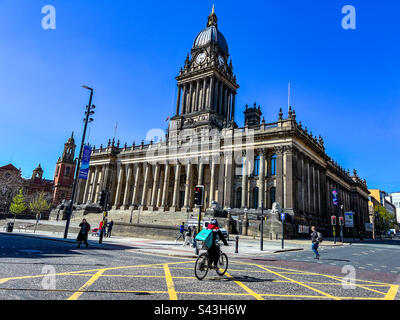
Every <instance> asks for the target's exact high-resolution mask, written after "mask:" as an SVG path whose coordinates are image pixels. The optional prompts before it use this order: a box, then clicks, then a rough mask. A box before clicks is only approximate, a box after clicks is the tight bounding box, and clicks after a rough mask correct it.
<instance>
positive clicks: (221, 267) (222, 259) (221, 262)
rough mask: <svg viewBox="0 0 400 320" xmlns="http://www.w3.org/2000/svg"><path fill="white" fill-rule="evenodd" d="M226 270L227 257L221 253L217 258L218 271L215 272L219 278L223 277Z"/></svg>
mask: <svg viewBox="0 0 400 320" xmlns="http://www.w3.org/2000/svg"><path fill="white" fill-rule="evenodd" d="M227 270H228V256H227V255H226V254H225V253H221V254H220V256H219V258H218V269H216V270H215V271H216V272H217V273H218V275H219V276H221V277H222V276H223V275H224V274H225V272H226V271H227Z"/></svg>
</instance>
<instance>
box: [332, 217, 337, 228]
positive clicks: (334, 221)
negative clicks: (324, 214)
mask: <svg viewBox="0 0 400 320" xmlns="http://www.w3.org/2000/svg"><path fill="white" fill-rule="evenodd" d="M331 223H332V225H333V226H336V216H332V217H331Z"/></svg>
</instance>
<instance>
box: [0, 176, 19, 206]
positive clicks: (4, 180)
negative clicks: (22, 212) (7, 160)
mask: <svg viewBox="0 0 400 320" xmlns="http://www.w3.org/2000/svg"><path fill="white" fill-rule="evenodd" d="M22 187H23V179H22V177H21V172H20V171H19V170H7V171H4V172H1V173H0V210H1V211H2V212H4V213H8V212H9V210H10V205H11V203H12V202H13V199H14V197H15V196H16V195H17V194H18V192H19V190H20V189H21V188H22Z"/></svg>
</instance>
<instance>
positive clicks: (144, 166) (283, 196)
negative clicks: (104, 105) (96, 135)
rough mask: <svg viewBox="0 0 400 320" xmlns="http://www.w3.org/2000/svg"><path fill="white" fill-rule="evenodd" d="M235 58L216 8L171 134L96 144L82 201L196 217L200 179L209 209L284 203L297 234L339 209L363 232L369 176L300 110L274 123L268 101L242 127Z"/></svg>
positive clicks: (255, 210)
mask: <svg viewBox="0 0 400 320" xmlns="http://www.w3.org/2000/svg"><path fill="white" fill-rule="evenodd" d="M229 57H230V54H229V50H228V44H227V41H226V39H225V37H224V36H223V35H222V33H221V32H220V31H219V29H218V23H217V16H216V14H215V12H214V10H213V12H212V13H211V15H210V16H209V17H208V22H207V27H206V28H205V29H204V30H202V31H201V32H200V33H199V34H198V35H197V37H196V38H195V41H194V44H193V47H192V49H191V52H190V54H188V56H187V58H186V61H185V63H184V66H183V67H182V68H181V70H180V71H179V75H178V76H177V77H176V80H177V86H178V95H177V101H176V112H175V115H174V116H173V117H172V118H171V120H170V122H169V127H168V130H167V133H166V135H165V136H159V137H155V139H154V140H153V141H150V143H147V144H145V143H144V141H142V143H141V144H139V145H136V144H133V145H130V146H128V145H127V144H125V145H124V146H120V143H119V141H118V142H117V143H116V142H115V141H114V140H113V141H111V140H109V141H108V144H107V146H106V147H103V146H100V148H98V149H96V148H95V147H94V148H93V149H94V150H93V154H92V158H91V163H90V169H89V179H88V180H87V181H84V180H81V181H80V182H79V188H78V189H79V191H78V196H77V202H78V204H82V203H83V204H84V203H90V202H96V201H98V196H99V192H100V191H101V190H105V189H107V190H109V191H110V192H111V204H112V206H113V210H119V212H120V211H124V210H125V211H126V214H127V215H129V214H130V212H131V210H136V209H137V208H139V207H140V208H141V209H143V210H150V211H157V212H159V214H160V215H162V214H164V212H166V211H169V212H171V211H173V212H176V211H183V212H193V213H196V212H197V211H196V210H197V209H196V208H194V204H193V189H194V186H195V185H197V184H199V185H204V186H205V201H204V206H203V208H202V209H203V210H208V209H209V208H211V207H212V206H213V205H214V206H215V205H217V206H219V207H220V208H221V209H225V210H226V211H232V214H236V215H241V214H243V212H244V210H245V208H248V209H249V211H248V212H249V213H252V214H253V215H260V213H261V207H262V206H263V207H264V208H265V209H270V208H271V207H272V204H273V203H275V202H278V203H279V204H280V205H281V207H282V208H283V210H284V211H285V212H286V213H288V214H289V217H290V219H289V220H288V223H290V224H291V225H292V226H293V230H295V233H296V232H298V231H297V230H300V229H301V228H300V226H303V225H305V226H309V225H310V224H316V225H318V226H320V227H329V223H330V216H331V215H337V216H341V215H342V214H343V212H345V211H353V212H354V214H355V219H354V220H355V224H356V227H357V228H359V229H361V230H364V226H365V223H366V222H369V216H368V194H369V192H368V189H367V184H366V181H365V180H362V179H361V178H360V177H359V176H358V174H357V172H356V170H354V172H353V174H350V172H349V171H348V170H347V171H346V170H344V169H343V168H341V167H340V166H339V164H338V163H336V162H335V161H334V160H333V159H332V158H330V157H329V156H328V155H327V154H326V150H325V145H324V140H323V138H322V137H321V136H319V137H315V136H314V135H313V134H312V132H311V131H309V130H308V129H307V127H304V126H303V125H302V123H301V122H299V121H298V120H297V116H296V113H295V110H293V109H292V107H290V108H288V110H287V113H285V114H284V113H283V112H282V109H281V110H280V112H279V114H277V118H276V119H273V120H272V121H270V122H268V123H267V122H266V121H265V119H264V118H262V111H261V107H260V106H257V104H254V106H253V107H248V106H246V110H245V112H244V116H245V127H242V128H239V127H238V125H237V124H236V122H235V110H236V94H237V90H238V89H239V85H238V84H237V82H236V76H235V74H234V72H233V63H232V60H230V59H229ZM333 191H336V192H337V193H338V203H337V205H334V204H333V201H332V192H333ZM341 205H343V210H340V206H341ZM112 212H113V211H111V213H110V214H111V215H112Z"/></svg>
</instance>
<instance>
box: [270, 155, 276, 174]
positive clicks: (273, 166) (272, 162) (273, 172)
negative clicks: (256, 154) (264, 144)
mask: <svg viewBox="0 0 400 320" xmlns="http://www.w3.org/2000/svg"><path fill="white" fill-rule="evenodd" d="M275 175H276V154H273V155H272V157H271V176H275Z"/></svg>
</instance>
